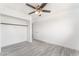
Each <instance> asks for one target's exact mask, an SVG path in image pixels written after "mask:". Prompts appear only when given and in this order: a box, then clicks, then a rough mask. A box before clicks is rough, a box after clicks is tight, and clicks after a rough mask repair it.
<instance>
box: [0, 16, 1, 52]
mask: <svg viewBox="0 0 79 59" xmlns="http://www.w3.org/2000/svg"><path fill="white" fill-rule="evenodd" d="M0 19H1V16H0ZM0 23H1V20H0ZM0 52H1V24H0Z"/></svg>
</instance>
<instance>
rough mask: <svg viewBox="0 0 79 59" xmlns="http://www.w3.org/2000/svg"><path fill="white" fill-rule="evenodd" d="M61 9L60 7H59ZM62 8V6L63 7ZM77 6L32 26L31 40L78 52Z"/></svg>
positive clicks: (74, 5) (78, 12)
mask: <svg viewBox="0 0 79 59" xmlns="http://www.w3.org/2000/svg"><path fill="white" fill-rule="evenodd" d="M61 7H62V6H61ZM63 8H64V6H63ZM78 10H79V4H71V5H70V6H69V8H68V9H66V10H64V11H60V12H59V13H58V14H55V15H54V16H53V17H52V15H50V16H48V17H43V18H40V19H38V20H43V19H44V20H43V21H38V22H36V23H34V24H33V38H34V39H39V40H42V41H46V42H48V43H53V44H58V45H61V46H65V47H68V48H72V49H76V50H79V40H78V38H79V37H78V36H79V31H78V30H79V25H78V23H79V20H78V19H79V17H78V15H79V11H78Z"/></svg>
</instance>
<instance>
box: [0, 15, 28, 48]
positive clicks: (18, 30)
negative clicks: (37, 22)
mask: <svg viewBox="0 0 79 59" xmlns="http://www.w3.org/2000/svg"><path fill="white" fill-rule="evenodd" d="M0 16H1V23H11V24H21V25H28V23H27V22H26V21H23V20H22V19H18V18H14V17H10V16H6V15H0ZM0 25H1V44H2V47H3V46H7V45H11V44H16V43H19V42H23V41H27V26H25V27H24V26H13V25H3V24H0Z"/></svg>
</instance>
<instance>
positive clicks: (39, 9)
mask: <svg viewBox="0 0 79 59" xmlns="http://www.w3.org/2000/svg"><path fill="white" fill-rule="evenodd" d="M46 4H47V3H42V4H41V5H40V6H39V5H37V7H34V6H32V5H30V4H28V3H26V5H27V6H29V7H31V8H33V9H34V10H35V11H32V12H30V13H28V14H29V15H31V14H33V13H35V14H37V15H39V16H41V15H42V12H46V13H50V12H51V11H50V10H43V8H44V7H45V6H46Z"/></svg>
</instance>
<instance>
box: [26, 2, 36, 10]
mask: <svg viewBox="0 0 79 59" xmlns="http://www.w3.org/2000/svg"><path fill="white" fill-rule="evenodd" d="M26 5H27V6H29V7H31V8H33V9H36V8H35V7H34V6H32V5H30V4H28V3H26Z"/></svg>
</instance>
